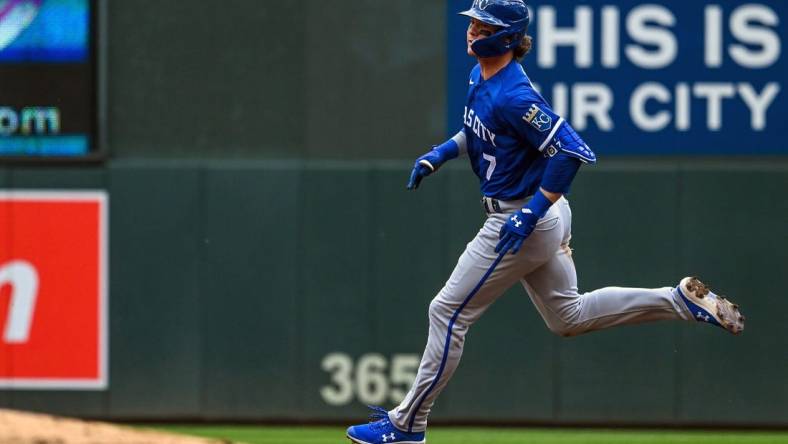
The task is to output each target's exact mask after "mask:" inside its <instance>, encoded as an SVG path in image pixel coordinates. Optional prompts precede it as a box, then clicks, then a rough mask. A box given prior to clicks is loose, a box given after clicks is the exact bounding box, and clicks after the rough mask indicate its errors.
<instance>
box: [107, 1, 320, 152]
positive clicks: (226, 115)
mask: <svg viewBox="0 0 788 444" xmlns="http://www.w3.org/2000/svg"><path fill="white" fill-rule="evenodd" d="M106 3H107V4H108V5H107V6H108V17H109V18H108V20H109V23H108V30H109V38H108V40H109V54H108V56H109V60H108V70H109V73H108V96H109V97H108V99H109V102H108V103H109V109H108V125H109V132H108V134H109V143H110V145H111V152H112V154H113V155H114V156H118V157H139V156H145V157H178V156H181V157H183V156H210V157H214V158H219V157H221V158H226V157H257V156H266V157H282V156H285V157H301V156H303V154H304V132H303V122H304V118H305V110H304V106H305V102H306V97H305V95H304V94H305V92H306V90H305V88H304V85H303V84H304V79H305V62H306V56H305V51H306V50H307V48H306V46H305V43H306V42H305V38H304V35H305V31H306V30H305V23H304V5H303V2H261V1H258V0H230V1H224V2H182V1H177V0H165V1H157V0H140V1H135V2H112V1H108V2H106Z"/></svg>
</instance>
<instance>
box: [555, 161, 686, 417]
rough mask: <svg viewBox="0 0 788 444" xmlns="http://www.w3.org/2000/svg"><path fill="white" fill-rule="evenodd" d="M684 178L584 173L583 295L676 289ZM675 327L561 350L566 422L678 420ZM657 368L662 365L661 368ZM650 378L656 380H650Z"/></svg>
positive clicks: (577, 197)
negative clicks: (625, 289)
mask: <svg viewBox="0 0 788 444" xmlns="http://www.w3.org/2000/svg"><path fill="white" fill-rule="evenodd" d="M678 193H679V181H678V174H677V172H676V171H670V170H668V171H638V172H636V173H633V172H626V171H611V170H605V169H604V168H586V169H584V170H583V171H582V172H581V174H580V176H579V177H578V179H577V181H576V182H575V184H574V187H573V192H572V194H571V195H570V196H569V200H570V202H571V205H572V210H573V220H572V243H571V246H572V248H574V252H573V257H574V260H575V265H576V267H577V271H578V285H579V288H580V292H581V293H584V292H588V291H593V290H595V289H597V288H602V287H609V286H619V287H646V288H656V287H664V286H673V285H676V284H677V283H678V281H679V279H680V277H679V275H677V272H676V268H677V267H676V265H675V259H674V257H675V254H676V250H677V248H678V243H677V240H676V238H675V234H676V230H677V228H676V223H677V220H678V217H677V209H678V202H677V200H676V197H677V196H678ZM674 329H675V326H674V325H673V324H672V323H660V324H658V325H653V326H639V327H637V328H633V327H622V328H618V329H613V330H609V331H604V332H597V333H592V334H589V335H588V336H583V337H578V338H572V339H568V340H564V341H560V342H559V343H558V348H559V356H560V358H559V362H560V369H559V371H560V376H559V377H560V392H561V393H560V397H559V399H560V401H559V402H560V405H558V406H557V411H558V418H560V419H561V420H567V421H573V422H590V421H605V420H606V419H607V418H611V417H618V418H626V420H628V421H640V422H657V423H660V422H668V421H670V420H671V419H672V417H673V408H674V402H673V398H674V393H673V391H672V390H671V389H670V387H672V386H673V383H674V374H673V368H674V364H675V361H674V350H673V347H674V340H675V334H674ZM655 363H658V364H657V365H655ZM644 374H648V378H644V377H643V375H644Z"/></svg>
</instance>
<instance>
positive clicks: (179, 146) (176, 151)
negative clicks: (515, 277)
mask: <svg viewBox="0 0 788 444" xmlns="http://www.w3.org/2000/svg"><path fill="white" fill-rule="evenodd" d="M102 4H103V5H104V7H105V10H103V13H105V17H106V23H105V25H106V27H105V29H106V31H107V34H106V35H104V36H102V37H101V38H102V39H105V43H106V45H104V46H102V48H106V54H102V55H101V57H103V58H102V59H101V60H100V62H101V63H100V65H102V70H103V71H102V73H101V76H102V85H104V86H105V88H104V90H102V91H100V94H102V99H103V100H102V103H105V104H106V109H102V113H101V114H102V115H101V116H100V124H101V126H102V128H101V129H102V134H101V137H99V141H100V142H101V143H102V144H103V146H102V148H104V149H105V151H106V152H107V153H108V157H107V159H106V160H105V161H104V162H103V163H97V164H90V165H71V166H69V165H53V164H49V165H47V164H40V165H34V164H16V165H9V164H2V165H0V189H2V190H73V189H79V190H86V189H88V190H104V191H106V192H107V193H108V196H109V385H108V388H107V389H106V390H98V391H79V390H60V391H58V390H10V389H0V407H3V408H18V409H30V410H36V411H45V412H51V413H58V414H66V415H75V416H82V417H93V418H101V419H110V420H184V421H186V420H211V421H278V420H299V421H301V420H303V421H310V420H313V421H343V422H344V421H349V420H351V419H354V420H355V421H358V420H362V419H363V418H365V417H366V411H365V410H366V409H365V404H380V405H385V406H389V407H390V406H392V405H394V404H395V403H396V402H397V400H398V399H399V398H401V396H402V395H403V394H404V390H406V389H407V387H408V385H409V381H410V380H411V378H412V376H413V372H414V371H415V366H416V365H417V363H418V360H419V357H420V354H421V352H422V350H423V347H424V345H425V342H426V334H427V327H428V321H427V306H428V304H429V301H430V300H431V298H432V297H433V296H434V295H435V294H436V292H437V291H438V290H439V289H440V288H441V285H442V284H443V282H444V281H445V279H447V277H448V276H449V273H450V272H451V270H452V268H453V266H454V264H455V262H456V260H457V258H458V256H459V255H460V253H461V252H462V251H463V248H464V246H465V244H466V243H467V242H468V241H469V240H470V239H471V238H472V237H473V236H474V235H475V233H476V232H477V230H478V229H479V227H480V225H481V223H482V221H483V219H484V214H483V212H482V210H481V208H480V205H479V203H478V200H479V197H480V196H479V194H478V193H479V192H478V184H477V181H476V179H475V177H474V176H473V174H472V173H471V172H470V169H469V168H468V165H466V164H465V163H466V161H464V160H458V161H455V162H453V164H452V165H449V166H447V167H444V168H443V169H442V170H441V171H440V173H439V174H437V175H436V176H435V177H430V178H428V179H426V181H425V182H424V185H423V187H422V189H420V190H419V191H418V192H415V193H414V192H407V191H406V190H405V183H406V180H407V177H408V174H409V172H410V168H411V166H412V159H413V158H415V156H417V155H420V154H421V153H422V152H423V151H425V150H426V149H427V148H428V147H429V146H430V145H432V144H433V143H439V142H441V141H442V140H445V138H446V134H447V131H448V129H449V128H447V120H448V119H447V116H446V114H447V111H446V109H447V97H446V95H447V94H446V90H447V84H446V83H447V82H446V78H447V74H448V73H447V60H446V55H445V54H446V46H447V37H446V32H447V30H446V15H447V5H446V2H445V1H443V0H396V1H390V2H384V1H373V0H356V1H325V0H304V1H289V2H288V1H283V2H271V1H260V0H228V1H226V2H200V1H195V2H184V1H177V0H159V1H154V0H135V1H133V2H132V1H104V2H102ZM569 16H570V15H569V14H567V15H564V16H562V19H561V20H564V19H566V18H567V17H569ZM562 23H563V22H562ZM561 26H564V25H563V24H562V25H561ZM622 29H624V28H623V27H622ZM527 63H528V61H527V60H526V64H527ZM726 63H727V62H726ZM461 75H462V76H465V73H462V74H461ZM537 80H538V79H537ZM588 80H589V81H596V80H598V79H594V78H589V79H588ZM645 80H647V79H644V81H645ZM735 80H736V81H739V80H742V79H738V78H737V79H735ZM777 80H779V79H777ZM698 109H700V108H698ZM728 116H729V117H726V118H728V119H733V118H734V117H733V116H732V115H731V114H729V115H728ZM743 116H744V117H743ZM704 117H705V116H704ZM693 118H694V119H696V120H697V121H701V122H702V121H703V119H702V118H699V117H697V116H696V117H693ZM735 118H738V119H744V120H747V119H746V115H744V114H737V115H736V116H735ZM769 119H771V120H770V123H772V124H773V125H779V124H780V122H783V121H784V119H785V117H784V115H783V116H780V115H770V116H769ZM779 119H782V120H779ZM775 121H776V122H777V123H773V122H775ZM587 142H588V143H589V145H590V146H592V147H593V148H594V150H595V151H596V152H597V154H598V155H599V164H598V165H597V166H593V167H584V168H583V169H582V170H581V172H580V174H579V176H578V178H577V180H576V183H575V185H574V189H573V192H572V194H571V196H570V197H569V198H570V201H571V202H572V209H573V215H574V216H573V224H574V230H573V231H574V237H573V242H572V246H573V248H574V258H575V261H576V264H577V268H578V274H579V282H580V288H581V290H585V291H589V290H593V289H596V288H599V287H602V286H608V285H619V286H673V285H675V284H676V283H677V282H678V280H679V279H680V278H681V277H683V276H686V275H690V274H697V275H699V276H701V277H702V278H703V279H704V280H705V281H707V282H708V283H710V284H711V285H712V286H713V287H714V288H715V289H719V290H721V291H722V292H724V293H726V294H728V295H729V296H730V297H731V298H732V299H733V300H735V301H737V302H739V303H740V304H741V306H742V310H743V312H744V313H745V314H746V315H747V317H748V324H747V330H746V331H745V332H744V334H743V335H742V336H741V337H732V336H730V335H728V334H726V333H724V332H722V331H719V330H717V329H714V328H711V327H708V326H704V325H695V324H685V323H679V322H673V323H662V324H654V325H647V326H638V327H626V328H620V329H615V330H610V331H604V332H597V333H592V334H589V335H587V336H581V337H577V338H571V339H564V338H559V337H557V336H554V335H552V334H551V333H550V332H549V331H548V329H547V328H546V327H545V325H544V323H543V322H542V320H541V319H540V317H539V315H538V313H537V312H536V310H535V309H534V308H533V307H532V305H531V302H530V300H529V299H528V297H527V296H526V294H525V292H524V290H523V289H521V288H514V289H512V290H510V291H509V292H508V293H507V295H506V296H505V297H503V298H501V299H500V300H499V301H498V302H497V303H496V304H495V305H494V306H493V307H492V308H491V309H490V310H489V311H488V312H487V313H486V314H485V316H484V317H483V318H482V319H481V320H480V321H479V322H478V323H477V324H476V325H475V326H474V327H473V328H472V329H471V331H470V333H469V336H468V338H467V344H466V348H465V352H464V356H463V361H462V363H461V365H460V368H459V369H458V371H457V373H456V375H455V377H454V378H453V380H452V381H451V383H450V385H449V386H448V388H447V389H446V391H445V392H444V394H443V395H442V397H441V398H440V399H439V401H438V403H437V405H436V409H435V413H434V416H433V419H434V420H436V421H438V420H439V421H471V422H481V421H490V422H522V423H556V424H570V423H571V424H575V423H589V424H606V425H609V424H613V425H620V424H645V425H657V424H670V425H679V426H681V425H694V424H705V425H716V426H730V425H734V426H735V425H741V426H763V425H772V426H782V427H788V336H787V335H786V325H788V299H787V298H786V290H785V284H784V282H783V281H782V278H783V277H785V275H786V273H788V234H787V233H788V232H787V231H786V230H785V225H786V221H788V199H786V198H785V194H786V191H788V159H785V158H782V157H774V158H765V159H764V158H760V159H758V158H751V157H745V156H740V157H725V158H718V159H715V158H699V157H654V158H645V157H641V158H622V157H611V156H609V155H608V153H609V151H608V150H609V149H610V147H605V146H601V144H595V141H594V140H591V139H589V140H587ZM619 143H622V144H624V143H632V144H636V143H637V140H634V141H633V140H626V139H625V138H622V140H621V141H620V142H619ZM676 143H681V141H677V142H676ZM744 143H749V142H748V140H744ZM9 234H10V235H11V236H13V233H5V235H9ZM0 290H2V289H0ZM0 297H4V295H0ZM0 302H2V301H0Z"/></svg>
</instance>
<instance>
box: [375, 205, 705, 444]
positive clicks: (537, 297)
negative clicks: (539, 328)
mask: <svg viewBox="0 0 788 444" xmlns="http://www.w3.org/2000/svg"><path fill="white" fill-rule="evenodd" d="M526 203H527V200H520V201H511V202H500V212H497V213H492V214H489V215H488V217H487V220H486V221H485V223H484V226H483V227H482V228H481V230H479V233H478V234H477V235H476V237H475V238H474V239H473V240H472V241H471V242H470V243H468V246H467V247H466V249H465V252H463V254H462V256H460V259H459V260H458V262H457V266H456V267H455V268H454V272H452V274H451V277H449V280H448V281H447V282H446V285H445V286H444V287H443V288H442V289H441V290H440V292H439V293H438V295H437V296H436V297H435V298H434V299H433V300H432V302H431V303H430V307H429V321H430V329H429V338H428V340H427V347H426V349H425V350H424V355H423V356H422V358H421V365H420V366H419V371H418V374H417V376H416V380H415V382H414V383H413V386H412V388H411V389H410V391H409V392H408V394H407V396H406V397H405V399H404V400H403V401H402V403H401V404H400V405H399V406H398V407H397V408H395V409H394V410H392V411H390V412H389V418H390V419H391V422H392V423H393V424H394V425H395V426H396V427H397V428H399V429H400V430H404V431H408V432H421V431H424V430H425V429H426V428H427V417H428V416H429V413H430V410H431V408H432V405H433V403H434V402H435V399H436V398H437V397H438V395H439V394H440V393H441V391H442V390H443V388H444V387H445V386H446V384H447V383H448V382H449V379H451V377H452V375H453V374H454V370H455V369H456V368H457V365H458V364H459V362H460V357H461V355H462V349H463V344H464V342H465V334H466V333H467V332H468V329H469V328H470V326H471V325H473V323H474V322H476V320H478V319H479V318H480V317H481V315H482V314H484V312H485V311H486V310H487V308H488V307H490V305H492V303H493V302H495V300H496V299H498V297H499V296H501V295H502V294H503V293H504V292H505V291H506V290H507V289H509V288H510V287H511V286H512V285H514V284H515V283H517V281H520V282H521V283H522V285H523V287H525V289H526V291H527V292H528V295H529V296H530V297H531V301H533V304H534V306H536V309H537V310H538V311H539V313H540V314H541V315H542V318H543V319H544V321H545V323H546V324H547V327H548V328H549V329H550V330H551V331H552V332H554V333H556V334H558V335H561V336H576V335H580V334H583V333H587V332H591V331H594V330H600V329H604V328H609V327H614V326H617V325H627V324H639V323H644V322H651V321H658V320H667V319H673V320H692V316H691V315H690V314H689V312H688V310H687V309H686V307H685V305H684V304H683V303H682V302H680V296H679V295H678V294H676V291H675V289H674V288H672V287H664V288H656V289H643V288H620V287H607V288H602V289H599V290H595V291H592V292H590V293H585V294H579V293H578V290H577V274H576V271H575V265H574V262H573V260H572V252H571V250H570V248H569V240H570V238H571V232H572V211H571V209H570V208H569V202H568V201H567V200H566V199H564V198H561V199H560V200H559V201H558V202H556V203H555V204H554V205H553V206H552V207H551V208H550V210H549V211H548V213H547V214H546V215H545V217H543V218H542V219H541V220H540V221H539V223H537V225H536V229H535V230H534V232H533V234H531V236H529V237H528V239H526V240H525V243H524V244H523V247H522V248H521V249H520V252H519V253H518V254H517V255H512V254H507V255H506V256H503V257H501V256H499V255H498V254H497V253H495V246H496V245H497V243H498V233H499V232H500V230H501V227H502V226H503V224H504V223H506V220H507V218H508V217H509V215H510V214H511V213H512V212H514V211H519V209H520V208H522V207H523V206H524V205H525V204H526Z"/></svg>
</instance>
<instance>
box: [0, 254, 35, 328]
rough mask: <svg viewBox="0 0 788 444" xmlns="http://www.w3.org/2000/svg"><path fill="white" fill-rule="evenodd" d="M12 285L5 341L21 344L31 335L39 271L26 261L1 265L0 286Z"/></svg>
mask: <svg viewBox="0 0 788 444" xmlns="http://www.w3.org/2000/svg"><path fill="white" fill-rule="evenodd" d="M6 284H10V285H11V301H10V308H9V310H8V319H7V320H6V324H5V332H4V333H3V342H6V343H8V344H20V343H24V342H27V340H28V338H29V337H30V327H31V326H32V325H33V314H34V313H35V308H36V296H37V295H38V272H36V269H35V267H34V266H33V265H32V264H30V263H29V262H25V261H11V262H8V263H7V264H4V265H2V266H0V287H2V286H4V285H6Z"/></svg>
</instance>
